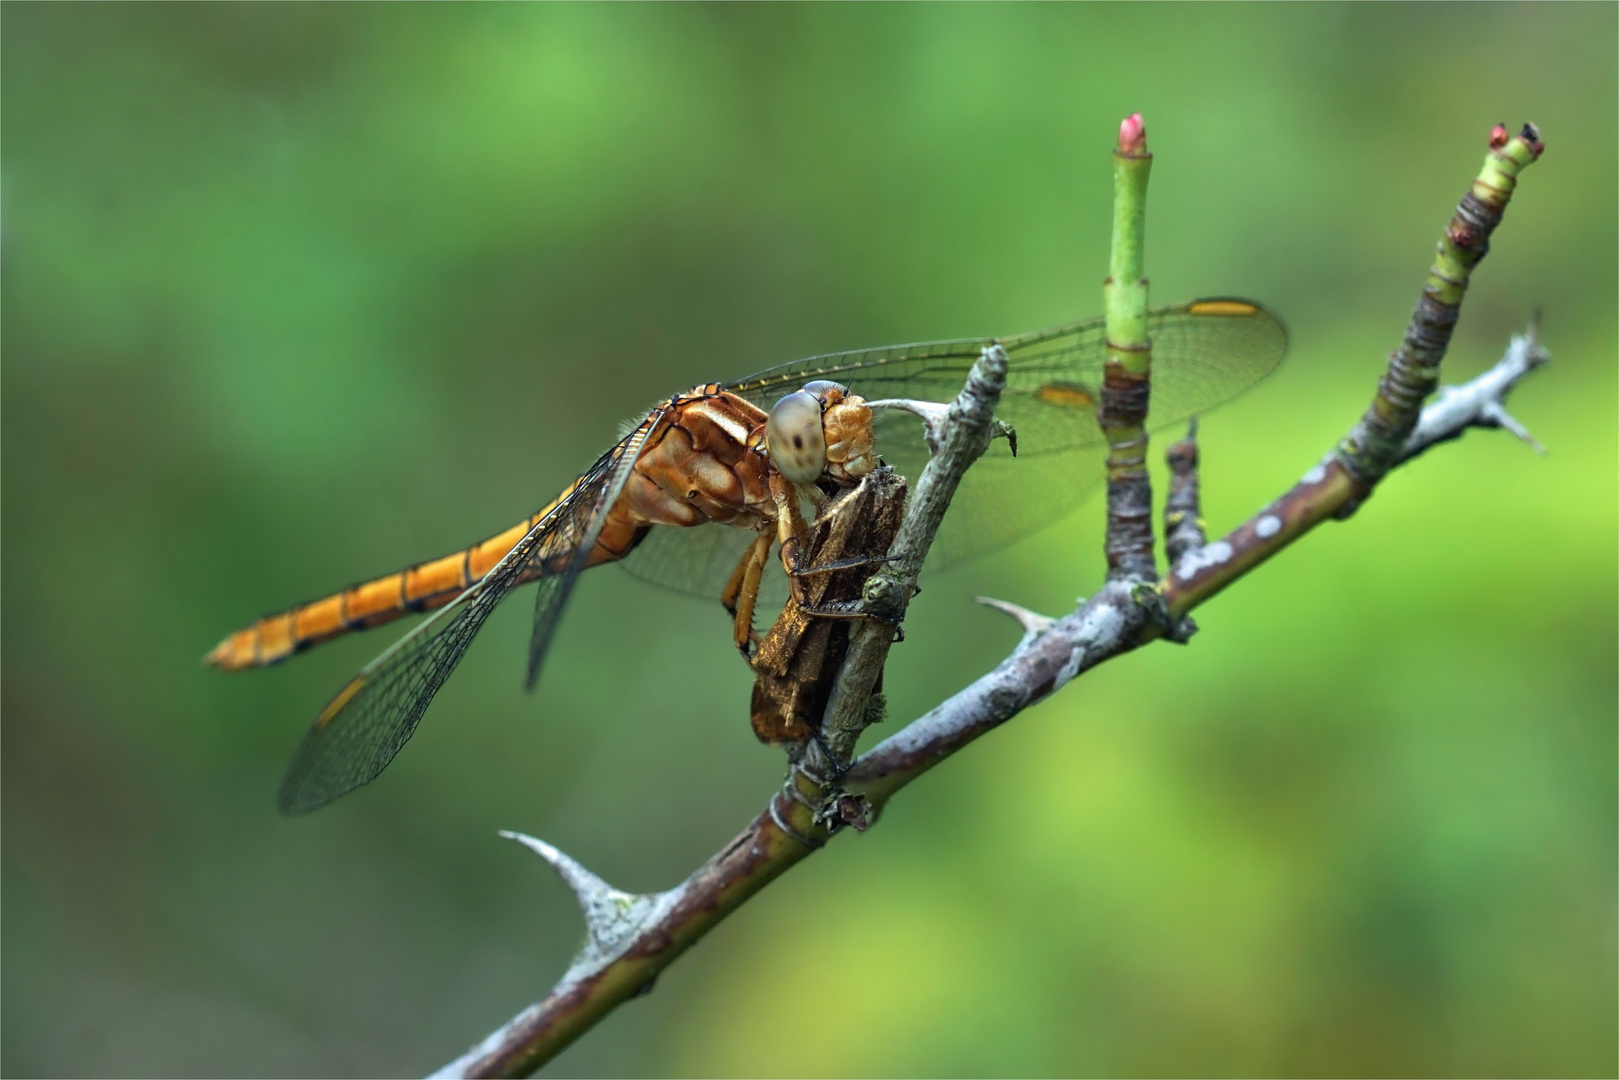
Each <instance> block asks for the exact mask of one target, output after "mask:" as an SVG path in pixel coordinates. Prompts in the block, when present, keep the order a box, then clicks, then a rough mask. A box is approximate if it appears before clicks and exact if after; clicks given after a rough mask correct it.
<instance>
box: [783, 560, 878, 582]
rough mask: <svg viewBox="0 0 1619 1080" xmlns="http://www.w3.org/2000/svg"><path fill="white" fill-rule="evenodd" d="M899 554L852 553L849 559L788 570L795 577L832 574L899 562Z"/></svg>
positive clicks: (793, 567)
mask: <svg viewBox="0 0 1619 1080" xmlns="http://www.w3.org/2000/svg"><path fill="white" fill-rule="evenodd" d="M898 561H899V556H898V555H851V556H849V557H848V558H847V559H833V560H831V561H830V562H824V563H817V564H816V565H814V566H791V567H788V569H787V572H788V573H789V574H791V575H793V576H794V577H810V576H811V575H814V574H832V573H836V572H837V571H839V570H853V569H855V568H856V567H861V566H878V565H880V564H882V563H890V562H898Z"/></svg>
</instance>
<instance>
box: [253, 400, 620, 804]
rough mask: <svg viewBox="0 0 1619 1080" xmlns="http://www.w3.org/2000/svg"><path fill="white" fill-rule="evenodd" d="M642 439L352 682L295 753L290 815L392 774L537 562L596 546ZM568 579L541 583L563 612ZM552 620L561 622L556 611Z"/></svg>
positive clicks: (612, 457) (612, 453) (595, 469)
mask: <svg viewBox="0 0 1619 1080" xmlns="http://www.w3.org/2000/svg"><path fill="white" fill-rule="evenodd" d="M643 430H644V429H643ZM638 435H640V432H639V431H638V432H637V433H634V434H631V435H630V436H628V437H627V438H625V439H624V440H623V441H621V442H620V443H619V444H618V445H617V446H615V447H613V449H612V450H609V451H608V452H607V453H606V454H604V455H603V456H602V458H601V459H600V460H598V461H597V462H596V464H595V465H593V466H592V467H591V469H590V470H589V471H588V472H586V473H585V475H584V476H582V477H580V479H579V480H578V481H577V482H576V483H575V484H574V486H573V488H572V489H571V490H570V491H569V493H568V495H567V496H566V497H565V498H563V499H561V500H559V501H558V503H557V505H556V506H555V507H554V508H553V509H552V510H551V512H550V513H548V514H546V515H545V516H544V517H543V518H541V519H540V520H539V521H537V522H535V524H534V527H533V528H532V529H530V530H529V531H528V533H527V534H526V535H525V536H524V537H523V539H521V540H520V541H518V542H517V546H515V547H514V548H512V550H511V551H510V552H508V553H507V554H506V556H505V557H504V558H502V559H501V560H500V562H498V563H496V564H495V566H494V567H493V568H492V569H490V571H489V573H487V574H485V575H484V577H483V578H482V579H481V580H480V581H478V582H477V583H476V584H474V585H473V586H471V587H470V588H468V589H467V590H466V591H465V592H463V593H462V594H461V595H460V596H458V597H456V598H455V600H453V601H451V602H450V603H449V604H448V605H446V606H445V607H442V608H440V609H439V610H438V611H436V612H434V613H433V614H432V615H431V616H430V617H429V618H427V619H426V620H425V621H423V622H422V623H420V624H418V625H417V626H416V627H414V628H413V629H412V630H411V631H410V632H409V633H408V634H406V635H405V636H404V637H402V638H400V639H399V640H398V641H397V642H395V643H394V644H393V646H392V647H390V648H389V649H388V650H387V651H386V652H384V653H383V654H382V655H381V656H379V657H377V658H376V659H375V660H373V661H372V662H371V663H369V664H367V665H366V666H365V667H364V668H363V669H362V670H361V671H360V673H359V674H358V675H356V676H355V677H354V678H353V679H351V680H349V683H348V685H347V686H345V687H343V689H342V690H341V691H339V692H338V694H337V696H336V697H334V698H333V699H332V700H331V702H330V703H329V704H328V705H327V706H326V708H325V709H323V710H322V711H321V714H320V716H319V717H318V718H316V720H315V723H314V725H313V726H312V727H311V728H310V729H309V732H308V733H307V734H306V735H305V736H304V739H303V742H302V743H300V744H299V746H298V752H297V753H296V754H295V755H294V756H293V759H292V764H291V765H290V766H289V767H288V769H287V775H286V777H285V779H283V780H282V782H281V791H280V793H279V795H278V796H277V805H278V806H279V807H280V808H281V811H282V812H283V813H287V814H303V813H308V812H309V811H311V810H316V809H318V808H320V807H322V806H325V805H326V804H327V803H329V802H331V801H332V800H333V799H336V798H338V797H339V796H341V795H345V794H347V793H348V792H350V791H353V790H354V789H355V788H357V787H359V786H361V785H362V784H366V783H369V782H370V781H372V780H374V779H376V777H377V775H378V774H379V773H381V772H382V770H383V769H385V768H387V766H388V763H389V762H390V761H392V760H393V759H394V756H395V755H396V754H398V753H399V751H400V749H401V748H403V747H404V745H405V743H406V742H408V741H409V740H410V737H411V735H412V734H414V733H415V731H416V725H417V724H418V723H420V722H421V719H422V714H423V713H425V712H426V711H427V706H428V704H429V703H431V702H432V700H433V696H434V695H435V694H437V693H438V691H439V687H441V686H443V685H444V680H446V679H448V678H449V677H450V673H451V672H452V671H454V670H455V667H456V665H457V664H459V663H460V662H461V657H462V656H464V655H465V654H466V651H467V646H468V645H470V644H472V639H473V637H474V636H476V634H477V633H478V631H479V630H480V629H481V628H482V627H483V624H484V622H485V621H486V620H487V619H488V618H489V615H490V613H491V612H493V611H494V610H495V608H496V606H498V605H499V604H500V602H501V601H502V600H504V599H505V598H506V597H507V596H508V595H509V594H510V593H511V591H512V590H513V589H514V588H516V587H517V586H518V585H519V584H521V583H522V582H523V581H524V580H526V579H529V578H532V576H533V575H532V573H529V571H530V570H531V568H532V567H533V566H534V564H535V563H536V562H543V560H544V559H545V557H546V555H547V553H551V554H552V555H553V557H555V556H556V555H560V554H561V553H562V552H563V551H564V550H566V548H565V547H564V545H565V543H567V542H568V538H570V537H578V536H583V535H586V534H589V535H591V536H592V540H594V535H595V533H593V532H591V525H592V524H593V525H594V528H595V530H596V532H599V530H600V523H599V520H598V519H599V517H600V516H602V513H603V510H602V507H603V505H604V502H603V497H604V495H605V494H606V491H607V488H608V484H607V483H605V482H604V478H606V477H615V476H617V470H618V468H619V467H620V466H621V464H622V460H623V458H624V457H625V455H626V453H627V451H628V450H629V444H630V443H631V442H632V441H634V440H636V439H637V437H638ZM637 445H639V444H638V443H637ZM630 460H631V461H633V457H632V458H631V459H630ZM620 483H622V481H621V480H620ZM606 505H610V504H606ZM582 521H583V522H584V524H581V522H582ZM569 555H570V556H571V555H572V552H571V551H570V552H569ZM565 576H566V575H550V576H548V577H546V578H544V579H542V581H541V587H542V594H543V593H546V592H547V587H549V595H550V597H551V607H552V608H554V610H555V612H560V609H561V601H562V600H564V599H566V591H561V592H559V590H558V589H557V586H556V584H555V582H557V581H559V580H561V579H562V578H563V577H565ZM551 621H552V622H553V623H554V614H553V616H552V620H551Z"/></svg>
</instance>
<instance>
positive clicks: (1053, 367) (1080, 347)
mask: <svg viewBox="0 0 1619 1080" xmlns="http://www.w3.org/2000/svg"><path fill="white" fill-rule="evenodd" d="M1148 333H1149V334H1150V335H1151V336H1152V340H1153V387H1152V412H1151V414H1150V416H1149V417H1148V427H1149V428H1151V429H1153V430H1157V429H1159V428H1163V427H1166V426H1168V425H1171V424H1175V423H1179V422H1181V421H1184V420H1185V419H1187V418H1188V417H1190V416H1192V415H1195V414H1197V413H1199V412H1203V411H1205V410H1207V409H1210V408H1213V407H1214V406H1216V405H1219V404H1221V403H1222V402H1224V401H1227V400H1229V399H1230V398H1232V397H1235V396H1236V395H1237V394H1240V393H1241V392H1242V391H1244V390H1246V389H1248V387H1250V386H1252V385H1253V384H1254V383H1256V382H1258V381H1259V380H1260V379H1262V378H1263V377H1264V376H1266V375H1268V374H1269V373H1270V372H1271V371H1273V370H1275V368H1276V366H1277V365H1278V364H1280V363H1281V361H1282V358H1283V356H1284V355H1285V353H1286V351H1287V328H1286V327H1285V326H1284V325H1283V324H1282V321H1281V320H1280V319H1279V318H1277V316H1276V315H1275V314H1274V313H1272V312H1270V311H1269V310H1267V309H1266V308H1264V307H1263V306H1262V305H1259V304H1256V303H1254V302H1252V301H1248V300H1231V299H1212V300H1196V301H1192V302H1191V303H1185V304H1176V305H1173V306H1171V307H1165V308H1158V309H1156V310H1154V311H1153V312H1151V313H1149V315H1148ZM1000 340H1001V344H1002V345H1003V346H1004V347H1005V349H1006V352H1007V379H1006V388H1005V390H1003V391H1002V393H1001V401H1000V404H999V405H998V406H997V407H996V410H995V412H996V415H997V416H998V417H999V418H1000V419H1002V420H1004V421H1006V422H1007V423H1009V424H1011V425H1012V426H1013V427H1014V428H1016V429H1017V436H1018V456H1017V457H1016V458H1013V457H1012V456H1011V452H1010V448H1009V447H1008V445H1007V444H1006V442H1004V441H1002V440H996V441H995V442H994V443H993V444H991V447H990V450H989V452H988V453H986V454H985V456H984V458H983V459H982V460H981V461H979V462H978V463H977V464H976V465H974V466H973V467H972V468H971V469H969V470H968V471H967V475H966V476H965V478H963V480H962V484H961V488H960V490H959V492H958V494H957V496H956V499H955V500H954V502H953V503H952V504H951V509H950V513H949V514H948V515H946V517H945V520H944V524H943V525H942V526H941V528H940V531H939V539H938V541H937V542H936V544H935V547H934V549H933V552H932V553H931V554H930V556H929V560H928V562H929V566H930V567H931V568H939V567H941V566H945V565H949V564H950V563H952V562H956V561H960V560H961V559H965V558H971V557H972V556H974V555H978V554H981V553H983V552H986V551H989V550H992V549H994V548H996V547H1000V546H1002V545H1003V544H1006V543H1009V542H1011V541H1012V540H1015V539H1017V538H1019V537H1022V536H1026V535H1028V534H1029V533H1032V532H1034V531H1036V530H1037V529H1040V528H1043V527H1044V526H1046V525H1049V524H1052V523H1053V522H1055V521H1057V520H1058V519H1060V518H1062V517H1063V516H1064V515H1065V514H1067V513H1068V512H1069V511H1070V510H1072V509H1073V508H1074V507H1075V506H1077V505H1078V504H1079V502H1080V501H1081V500H1082V499H1083V498H1084V497H1085V496H1086V495H1088V494H1089V493H1091V492H1092V491H1094V490H1096V489H1097V488H1098V487H1100V486H1101V484H1102V481H1103V480H1104V479H1105V477H1104V475H1103V472H1102V461H1103V458H1104V457H1105V447H1104V445H1103V439H1102V433H1101V430H1100V429H1099V428H1098V426H1097V423H1096V407H1097V404H1098V400H1099V393H1100V387H1101V382H1102V370H1103V366H1104V364H1105V362H1106V360H1107V327H1106V323H1105V321H1104V320H1103V319H1101V318H1094V319H1087V320H1085V321H1084V322H1077V323H1070V324H1068V325H1066V326H1058V327H1053V328H1051V329H1049V330H1041V331H1035V332H1032V333H1026V334H1016V335H1013V336H1011V337H1006V338H1002V339H1000ZM989 343H990V339H988V338H967V339H961V340H958V341H936V342H925V343H921V344H917V345H896V346H890V347H887V348H880V349H862V350H858V351H855V352H847V353H834V354H831V355H827V356H819V357H811V358H810V359H807V360H799V361H795V362H794V363H791V364H783V365H781V366H779V367H775V368H770V369H768V370H766V371H762V372H760V373H758V374H757V375H753V376H750V377H749V378H746V379H742V380H740V381H739V382H737V383H735V384H733V385H732V386H731V387H729V389H731V390H732V391H733V392H734V393H738V394H741V395H742V396H744V397H747V398H748V399H749V400H751V401H753V402H754V403H755V404H757V405H759V406H760V407H761V408H765V409H768V408H770V406H771V405H772V404H773V403H774V402H775V401H776V399H778V398H779V397H781V395H783V394H785V393H790V392H791V391H793V390H796V389H798V388H799V387H800V386H801V385H803V383H804V382H805V381H807V380H810V379H835V380H837V381H839V382H842V383H843V384H844V385H846V386H848V387H849V389H850V390H851V391H852V392H853V393H857V394H860V395H861V396H863V397H865V398H866V399H867V400H871V401H875V400H880V399H883V398H915V399H918V400H924V401H937V402H945V401H949V400H951V399H952V398H953V397H955V395H956V394H957V393H959V392H960V390H961V385H962V381H963V380H964V379H965V378H966V375H967V372H968V370H969V369H970V368H971V367H972V364H973V362H974V361H975V360H977V359H978V356H979V353H980V352H982V350H983V348H984V346H986V345H988V344H989ZM874 426H875V431H876V436H877V451H878V453H879V454H880V455H881V456H882V458H883V460H885V461H887V462H888V463H889V464H891V465H893V466H894V468H895V469H896V471H898V472H899V473H901V474H902V475H904V476H906V477H907V478H908V479H910V480H911V481H912V483H913V484H914V483H915V481H916V479H917V478H918V476H919V475H920V474H921V471H922V468H923V467H924V466H925V465H926V464H927V460H928V450H927V445H926V443H925V442H924V441H923V438H922V428H921V421H920V420H919V419H918V418H917V417H915V416H914V415H912V414H909V413H903V412H899V411H896V410H881V411H879V412H878V414H877V416H876V418H875V420H874Z"/></svg>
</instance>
